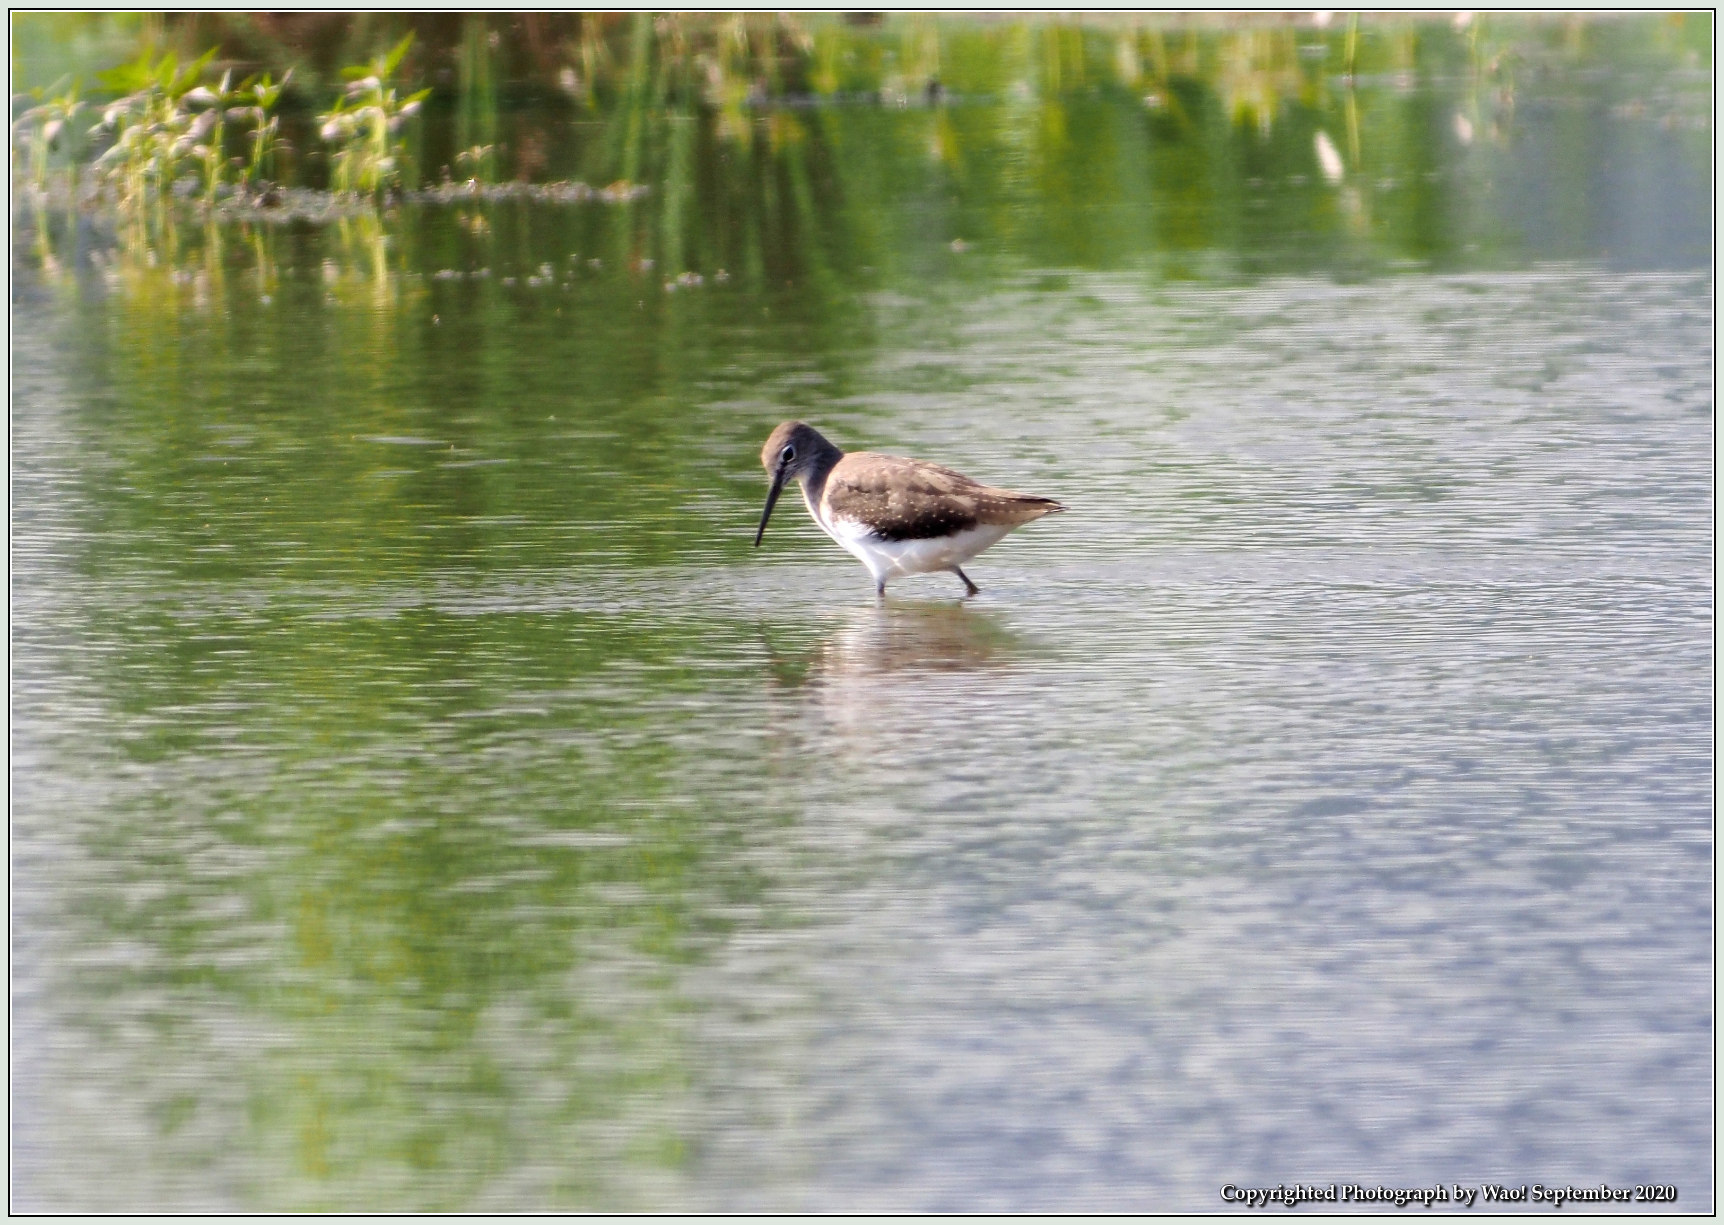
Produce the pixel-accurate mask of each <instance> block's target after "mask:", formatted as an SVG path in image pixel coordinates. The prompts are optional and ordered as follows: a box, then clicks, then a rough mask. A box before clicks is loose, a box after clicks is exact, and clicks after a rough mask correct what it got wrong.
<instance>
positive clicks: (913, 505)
mask: <svg viewBox="0 0 1724 1225" xmlns="http://www.w3.org/2000/svg"><path fill="white" fill-rule="evenodd" d="M821 502H822V504H823V506H824V508H825V510H826V512H827V514H829V515H830V516H832V517H835V518H839V519H849V520H851V521H854V522H861V523H866V524H868V525H869V526H871V527H872V528H873V529H874V532H875V534H876V535H878V536H879V537H880V538H881V539H884V540H926V539H928V538H929V537H932V536H949V535H952V534H954V533H957V532H962V531H967V530H968V529H970V528H973V527H976V526H978V525H989V526H995V525H1000V526H1007V527H1017V526H1018V525H1019V524H1023V523H1028V522H1029V521H1030V520H1032V519H1039V518H1041V517H1042V516H1043V515H1046V514H1050V513H1052V512H1053V511H1058V510H1063V509H1065V508H1064V507H1062V506H1061V505H1060V504H1059V503H1058V502H1056V501H1054V500H1053V499H1052V498H1039V497H1036V496H1035V495H1034V494H1027V493H1014V492H1012V491H1011V490H1009V489H995V488H993V487H992V486H989V485H982V484H978V483H977V482H975V481H972V480H971V479H970V478H969V477H967V476H965V475H964V474H963V473H961V472H953V471H952V470H951V469H950V468H942V467H941V466H940V465H939V464H930V463H927V462H925V461H923V460H919V459H904V458H902V457H900V456H897V455H875V454H872V453H870V452H867V451H853V452H851V453H850V454H848V455H846V456H845V457H844V458H843V459H841V460H839V461H838V464H837V466H836V467H834V468H833V469H832V471H831V473H830V474H829V475H828V476H827V478H826V487H825V489H824V490H823V491H822V493H821Z"/></svg>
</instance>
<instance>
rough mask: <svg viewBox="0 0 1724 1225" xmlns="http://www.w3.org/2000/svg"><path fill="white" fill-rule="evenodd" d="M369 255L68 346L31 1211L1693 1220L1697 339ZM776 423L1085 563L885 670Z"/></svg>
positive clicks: (1697, 1127)
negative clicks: (761, 527)
mask: <svg viewBox="0 0 1724 1225" xmlns="http://www.w3.org/2000/svg"><path fill="white" fill-rule="evenodd" d="M1703 195H1704V193H1702V196H1703ZM1702 203H1703V200H1702ZM318 254H319V253H318V252H316V251H313V252H312V253H311V255H310V256H309V257H307V258H305V259H302V260H301V261H299V263H297V264H294V265H292V266H291V267H289V268H288V269H286V270H284V275H283V281H282V285H281V288H280V289H279V290H278V291H277V294H276V295H275V301H274V302H273V304H268V305H266V304H260V303H258V302H256V301H255V300H252V299H241V298H239V297H238V296H236V297H235V298H234V299H233V300H232V302H231V303H230V304H228V305H226V306H225V307H224V308H223V309H218V310H214V311H210V310H207V309H204V310H200V309H198V308H197V307H196V306H195V305H188V306H186V307H185V308H184V309H181V310H174V311H164V310H162V309H161V308H160V304H159V302H153V301H144V300H141V299H139V298H137V297H131V296H128V295H127V293H125V292H124V291H123V290H120V289H115V288H113V287H108V288H103V287H102V286H101V285H100V284H87V283H86V284H84V285H83V286H82V287H81V288H78V289H76V290H74V291H70V292H67V291H55V290H53V289H52V288H51V287H45V286H42V285H39V284H36V283H35V282H33V281H32V280H31V279H30V277H29V275H28V274H25V283H24V287H23V289H22V290H21V297H20V299H19V301H18V303H17V304H16V305H15V308H14V317H13V329H14V330H13V374H14V389H13V403H12V430H13V466H12V480H13V499H14V502H13V505H14V510H13V522H12V547H13V577H12V581H13V587H12V617H13V631H12V649H13V673H12V719H13V723H12V726H13V733H12V753H13V759H12V760H13V767H12V802H13V827H12V834H13V911H12V916H13V1039H12V1041H13V1072H14V1081H13V1086H14V1087H13V1170H14V1173H13V1190H14V1201H15V1203H17V1204H19V1205H35V1206H53V1207H59V1208H104V1207H105V1208H116V1207H137V1206H141V1205H148V1206H155V1207H167V1208H223V1207H249V1208H265V1207H293V1208H329V1207H395V1208H400V1207H423V1208H464V1209H475V1210H478V1209H487V1208H531V1207H545V1206H564V1207H624V1208H666V1207H670V1208H677V1207H681V1208H702V1209H738V1210H740V1209H751V1208H766V1209H783V1208H807V1209H832V1208H838V1207H864V1208H920V1209H929V1208H932V1209H989V1208H1008V1209H1037V1208H1039V1209H1050V1210H1051V1209H1064V1208H1091V1209H1146V1208H1147V1209H1160V1210H1169V1209H1175V1208H1195V1209H1205V1208H1214V1207H1216V1206H1218V1205H1219V1204H1220V1200H1219V1198H1218V1192H1219V1189H1220V1187H1221V1186H1222V1185H1223V1184H1225V1183H1235V1184H1238V1185H1241V1186H1248V1185H1270V1186H1273V1185H1275V1184H1277V1183H1282V1182H1286V1183H1292V1182H1295V1181H1297V1182H1303V1183H1320V1184H1326V1183H1329V1182H1340V1183H1354V1182H1357V1183H1366V1184H1373V1185H1374V1184H1377V1183H1382V1184H1384V1185H1387V1186H1391V1187H1396V1186H1419V1185H1429V1184H1432V1183H1439V1182H1440V1183H1448V1184H1454V1183H1464V1184H1469V1185H1476V1184H1478V1183H1481V1182H1503V1183H1510V1184H1514V1185H1519V1184H1521V1183H1533V1182H1539V1183H1544V1184H1546V1185H1557V1184H1564V1183H1570V1182H1572V1183H1575V1184H1577V1185H1596V1184H1597V1183H1599V1182H1608V1183H1610V1184H1612V1185H1616V1184H1619V1183H1620V1184H1625V1185H1630V1184H1637V1183H1646V1182H1654V1183H1665V1184H1672V1183H1673V1184H1676V1185H1677V1186H1678V1187H1679V1188H1680V1200H1679V1202H1678V1205H1677V1206H1678V1207H1679V1208H1682V1209H1690V1210H1705V1209H1709V1208H1710V1206H1711V1202H1712V1195H1713V1189H1712V1183H1711V1155H1712V1142H1713V1137H1712V1133H1711V1109H1712V1095H1711V1078H1712V1054H1711V1053H1712V1009H1711V1004H1712V965H1711V959H1710V946H1711V933H1712V921H1713V916H1712V910H1711V896H1712V893H1711V891H1712V870H1713V869H1712V839H1711V806H1712V783H1711V771H1712V759H1711V741H1712V722H1711V702H1712V692H1711V672H1712V667H1713V655H1712V645H1711V641H1712V638H1711V635H1712V594H1711V590H1712V588H1711V584H1712V572H1711V547H1712V543H1711V533H1712V511H1711V455H1712V445H1713V426H1712V394H1713V392H1712V373H1711V363H1712V357H1713V351H1712V330H1711V329H1712V319H1711V309H1712V308H1711V296H1712V290H1713V286H1712V281H1711V277H1710V273H1709V270H1708V269H1707V268H1705V267H1693V266H1689V265H1687V264H1685V263H1684V262H1683V261H1681V260H1675V261H1671V260H1662V259H1660V260H1645V261H1640V262H1638V263H1636V264H1634V265H1633V266H1630V267H1622V266H1620V265H1612V264H1611V263H1610V262H1609V261H1608V260H1606V259H1605V258H1603V257H1602V255H1601V257H1600V258H1598V259H1594V260H1577V261H1569V262H1562V263H1552V262H1546V261H1542V260H1538V259H1523V260H1506V261H1505V260H1493V261H1491V266H1489V267H1476V268H1471V269H1468V268H1460V269H1456V270H1453V271H1440V270H1435V269H1431V268H1423V269H1417V268H1414V269H1405V270H1401V271H1398V272H1388V273H1384V274H1381V275H1370V276H1364V277H1358V276H1356V275H1353V274H1352V273H1351V272H1350V273H1349V274H1348V275H1347V276H1345V277H1336V276H1330V275H1322V274H1317V275H1312V274H1310V273H1308V272H1297V273H1287V272H1282V273H1276V272H1273V271H1271V272H1269V273H1265V274H1263V275H1255V274H1253V275H1241V276H1222V277H1215V278H1203V279H1197V280H1176V279H1171V278H1169V277H1167V276H1165V275H1163V273H1162V271H1160V270H1159V269H1160V266H1159V265H1152V266H1149V267H1147V268H1146V267H1142V266H1139V267H1125V268H1112V269H1097V268H1085V267H1082V266H1069V267H1068V266H1061V267H1053V268H1049V267H1041V266H1035V265H1034V264H1031V265H1030V266H1027V267H1026V266H1025V264H1024V261H1022V260H1012V259H1004V258H1002V259H997V260H993V259H991V258H983V257H985V256H986V255H987V253H986V252H981V253H978V256H977V258H976V259H973V260H966V259H963V258H959V257H954V258H953V259H951V260H950V261H947V262H946V263H945V264H940V265H938V268H939V269H940V271H939V272H938V274H937V275H929V276H926V277H917V276H909V277H903V278H896V279H892V280H891V281H890V283H889V285H878V284H876V285H872V286H868V285H864V286H863V287H861V288H857V289H854V290H851V289H844V290H842V291H840V290H837V289H834V288H832V287H830V286H828V287H826V289H824V290H823V291H822V294H821V295H820V296H819V297H818V298H817V299H800V298H786V297H784V296H771V295H767V296H761V295H758V294H752V293H749V294H745V293H743V292H742V291H740V290H737V291H735V292H730V291H720V290H719V289H718V288H717V287H712V291H711V292H708V293H707V294H705V296H703V297H699V298H698V299H696V300H691V301H689V302H686V303H684V302H681V301H678V302H675V303H673V304H672V305H670V306H663V305H661V304H659V303H656V302H655V303H654V304H653V305H652V310H651V311H650V312H648V311H647V310H646V306H645V304H644V303H643V305H642V307H641V308H640V309H639V310H638V311H631V310H630V309H628V308H629V307H632V306H633V305H634V304H633V302H632V301H628V300H627V298H626V293H627V291H626V289H625V290H622V291H614V290H615V287H614V286H613V287H610V288H607V287H606V285H597V286H596V287H591V286H589V287H583V286H581V285H577V286H576V287H575V288H574V289H572V290H570V291H568V292H567V294H566V295H565V298H564V301H563V303H562V304H559V305H556V306H555V307H554V308H553V307H552V306H551V305H550V304H549V302H548V300H546V301H541V300H534V299H530V298H527V297H525V296H524V295H523V294H522V293H519V292H516V293H512V294H511V293H510V292H506V291H505V290H504V289H503V288H502V287H500V286H496V285H494V284H493V285H491V286H488V287H486V288H485V289H483V290H482V291H480V290H475V289H473V288H472V287H471V286H465V287H463V286H449V285H438V284H436V283H434V282H431V281H429V280H427V281H426V282H424V283H423V284H421V285H420V287H419V288H418V290H416V291H413V292H414V293H417V295H418V296H413V293H408V294H407V296H406V297H405V298H403V299H402V300H401V302H400V304H398V305H393V306H391V307H389V308H388V309H381V308H376V307H374V306H368V305H367V302H366V300H365V299H364V298H363V297H362V296H361V297H356V298H355V299H353V300H352V301H349V300H347V299H345V298H341V297H339V296H338V295H339V293H341V292H344V291H341V290H340V288H339V286H337V288H336V289H335V290H331V289H330V288H329V286H328V285H327V283H326V277H325V274H324V273H323V272H322V271H321V264H320V262H319V259H318ZM941 258H942V259H943V258H944V257H943V256H942V257H941ZM295 268H298V269H299V270H300V272H298V273H296V272H295V271H294V269H295ZM429 268H430V265H427V266H426V270H427V271H428V270H429ZM607 284H608V283H607ZM607 295H609V296H607ZM685 297H686V295H685ZM619 303H621V304H622V308H621V309H618V304H619ZM272 312H273V313H272ZM667 334H668V335H670V336H671V337H672V338H673V341H674V343H670V344H667V343H665V337H666V335H667ZM791 415H799V416H803V417H806V418H807V419H809V420H812V421H815V422H816V423H817V424H818V425H819V426H820V427H821V428H822V429H823V430H825V431H826V432H827V433H828V434H829V435H830V436H831V437H832V438H833V439H834V440H835V441H837V442H839V444H840V445H844V446H853V447H866V448H870V449H876V450H886V451H894V452H899V453H904V454H913V455H920V456H925V457H929V458H934V459H938V460H940V461H942V462H945V463H948V464H950V465H952V466H955V467H957V468H960V469H962V470H964V471H967V472H969V473H971V474H973V475H976V476H978V477H981V478H983V479H987V480H992V481H995V482H997V483H1001V484H1005V485H1009V486H1011V487H1015V488H1020V489H1025V490H1029V491H1034V492H1038V493H1042V494H1047V495H1050V496H1056V497H1058V498H1060V499H1061V500H1063V501H1065V502H1066V503H1067V505H1068V507H1069V508H1070V510H1069V513H1067V514H1065V515H1063V516H1059V517H1057V518H1053V519H1049V520H1047V521H1044V522H1040V523H1037V524H1035V525H1033V526H1031V527H1029V528H1026V529H1024V530H1023V531H1021V532H1019V533H1016V534H1015V535H1014V536H1012V537H1011V538H1009V539H1008V540H1007V541H1006V542H1004V543H1002V544H1001V545H999V546H997V547H996V548H995V549H994V550H992V551H991V552H989V553H988V554H986V555H985V556H984V557H983V558H981V559H979V560H978V561H977V562H976V563H975V564H974V565H973V566H971V567H969V570H970V573H971V575H972V577H973V578H975V580H976V581H977V582H978V583H979V584H980V585H981V587H982V588H983V594H982V595H981V596H980V597H978V598H977V599H975V600H972V601H968V602H960V601H958V600H957V599H955V598H954V597H955V596H956V594H957V592H956V590H955V588H957V586H958V584H957V583H956V580H955V579H952V578H951V576H932V577H927V578H922V579H916V580H908V581H905V582H903V583H901V584H900V585H896V586H894V588H893V590H892V595H891V597H890V598H889V599H888V600H887V601H886V602H885V603H884V604H883V605H877V604H876V603H875V601H874V599H873V593H872V584H871V581H870V579H869V578H868V575H867V574H866V572H865V571H864V570H863V569H862V568H861V567H860V566H858V565H857V564H856V563H855V562H854V561H852V560H851V559H850V558H848V557H847V556H845V555H843V554H842V553H840V552H839V551H838V550H836V549H835V548H834V547H832V545H831V544H830V542H828V541H827V540H826V539H825V538H824V537H823V536H821V535H820V534H819V532H818V531H817V529H815V528H814V526H813V525H812V524H811V523H810V522H808V520H807V518H806V516H805V515H804V514H803V513H802V510H801V507H800V506H799V505H796V504H794V503H792V502H788V501H787V502H786V503H785V504H784V506H783V507H782V509H781V510H780V512H779V514H778V516H777V517H776V518H775V520H774V523H773V526H772V527H771V529H770V530H769V532H768V534H767V539H766V543H765V545H764V546H763V547H762V548H761V549H760V550H759V551H758V552H756V551H754V550H752V549H750V548H749V542H750V538H751V535H752V530H753V526H754V521H755V519H756V517H757V516H758V513H759V503H760V499H761V498H762V496H763V494H764V476H763V474H762V473H761V472H760V471H759V468H758V459H757V456H758V447H759V444H760V440H761V439H762V438H763V437H764V436H765V433H766V431H767V430H768V429H769V428H770V427H771V425H773V424H774V423H776V422H777V421H778V420H780V419H782V418H784V417H787V416H791ZM95 1171H99V1172H100V1174H99V1176H96V1177H92V1172H95Z"/></svg>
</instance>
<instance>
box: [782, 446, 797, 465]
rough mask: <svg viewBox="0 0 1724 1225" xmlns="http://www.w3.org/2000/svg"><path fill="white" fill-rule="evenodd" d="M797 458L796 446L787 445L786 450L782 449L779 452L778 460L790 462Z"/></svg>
mask: <svg viewBox="0 0 1724 1225" xmlns="http://www.w3.org/2000/svg"><path fill="white" fill-rule="evenodd" d="M795 458H796V448H795V447H793V446H792V447H785V448H784V450H782V451H780V452H779V453H778V462H779V463H781V464H788V463H789V462H790V461H791V460H793V459H795Z"/></svg>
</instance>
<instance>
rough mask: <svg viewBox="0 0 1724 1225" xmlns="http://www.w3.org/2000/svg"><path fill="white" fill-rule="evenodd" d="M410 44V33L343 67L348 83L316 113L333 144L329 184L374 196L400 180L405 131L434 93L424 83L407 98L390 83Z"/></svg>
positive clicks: (411, 41) (323, 133)
mask: <svg viewBox="0 0 1724 1225" xmlns="http://www.w3.org/2000/svg"><path fill="white" fill-rule="evenodd" d="M412 45H413V35H412V34H411V33H409V34H408V35H407V36H406V37H405V38H403V39H402V40H401V41H400V42H398V43H396V44H395V46H394V47H392V48H391V49H390V50H389V51H387V52H385V53H384V54H382V55H379V56H377V57H376V58H375V59H373V60H372V61H371V62H370V63H369V64H361V65H356V66H354V67H351V68H348V69H345V70H344V71H343V73H342V75H343V76H344V77H347V78H348V85H347V88H346V89H345V90H344V91H343V92H342V95H341V97H340V98H338V99H336V102H335V105H334V106H333V107H331V108H330V109H329V110H328V111H325V112H324V113H323V114H321V115H319V116H318V124H319V127H318V132H319V135H321V136H322V137H323V140H324V141H325V143H327V144H330V145H334V146H335V152H334V154H333V155H332V156H331V158H330V164H331V166H332V167H333V170H332V173H331V175H330V185H331V186H332V187H334V189H335V190H336V191H340V192H357V193H359V194H363V195H369V196H375V195H378V194H380V193H382V192H383V191H384V190H385V189H387V188H394V187H399V186H400V184H401V169H402V158H401V131H402V129H403V128H404V127H405V126H406V124H407V121H408V120H409V119H411V118H412V117H413V116H414V115H416V114H418V113H419V109H420V107H421V106H422V105H423V103H424V101H425V99H426V98H427V97H429V96H430V94H431V91H430V90H428V89H422V90H420V91H419V92H418V93H415V94H409V95H408V96H406V97H404V98H403V97H401V96H400V95H399V94H398V93H397V92H396V89H395V87H394V86H393V85H391V84H390V78H391V77H393V76H394V75H395V72H396V70H397V69H398V68H399V67H400V66H401V61H402V59H403V58H405V57H406V55H407V50H408V48H409V47H411V46H412Z"/></svg>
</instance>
